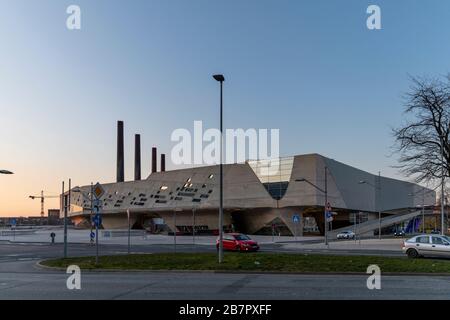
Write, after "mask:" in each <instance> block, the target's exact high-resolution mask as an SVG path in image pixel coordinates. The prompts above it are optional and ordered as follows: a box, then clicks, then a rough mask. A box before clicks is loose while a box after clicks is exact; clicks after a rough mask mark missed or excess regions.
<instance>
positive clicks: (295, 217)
mask: <svg viewBox="0 0 450 320" xmlns="http://www.w3.org/2000/svg"><path fill="white" fill-rule="evenodd" d="M292 222H294V223H299V222H300V216H299V215H298V214H294V215H293V216H292Z"/></svg>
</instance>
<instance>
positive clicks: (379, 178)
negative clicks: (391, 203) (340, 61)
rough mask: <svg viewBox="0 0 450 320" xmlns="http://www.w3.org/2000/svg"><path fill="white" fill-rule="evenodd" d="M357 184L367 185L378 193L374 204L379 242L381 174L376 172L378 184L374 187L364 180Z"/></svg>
mask: <svg viewBox="0 0 450 320" xmlns="http://www.w3.org/2000/svg"><path fill="white" fill-rule="evenodd" d="M359 184H367V185H369V186H371V187H372V188H374V189H375V190H376V191H378V199H377V201H376V202H377V203H376V207H377V209H378V240H381V205H380V200H381V199H380V197H381V173H380V172H378V182H377V184H376V185H373V184H371V183H370V182H368V181H366V180H361V181H359Z"/></svg>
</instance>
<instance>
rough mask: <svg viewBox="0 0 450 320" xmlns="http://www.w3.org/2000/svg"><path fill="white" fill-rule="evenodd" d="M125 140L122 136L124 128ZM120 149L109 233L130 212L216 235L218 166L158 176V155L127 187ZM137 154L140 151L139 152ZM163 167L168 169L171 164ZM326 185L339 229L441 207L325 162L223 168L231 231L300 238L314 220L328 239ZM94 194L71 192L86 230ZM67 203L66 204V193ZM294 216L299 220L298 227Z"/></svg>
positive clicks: (428, 194)
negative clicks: (357, 220) (358, 216)
mask: <svg viewBox="0 0 450 320" xmlns="http://www.w3.org/2000/svg"><path fill="white" fill-rule="evenodd" d="M119 132H120V134H123V124H120V123H119ZM121 141H122V142H121ZM136 141H137V142H136V143H138V141H140V139H136ZM118 142H119V143H118V151H119V152H118V158H117V159H118V161H117V163H118V166H117V179H118V182H116V183H105V184H102V185H103V187H104V189H105V194H104V196H103V197H102V200H103V227H104V228H106V229H114V228H117V229H122V228H123V229H125V228H127V226H128V222H127V210H129V212H130V216H131V223H132V226H133V228H144V227H145V228H149V229H151V230H169V229H170V230H171V231H174V230H177V232H186V233H188V232H189V233H191V232H192V228H193V226H194V225H195V228H196V231H197V232H198V233H201V232H205V233H210V232H213V233H216V232H217V231H218V205H219V166H204V167H195V168H190V169H180V170H172V171H157V166H156V159H157V154H156V152H157V151H156V149H155V148H154V149H153V152H152V159H153V165H152V173H151V174H150V175H149V176H148V178H147V179H145V180H139V179H137V180H135V181H122V180H123V177H124V173H123V154H122V152H123V137H120V136H119V139H118ZM136 148H138V149H139V150H140V145H136ZM136 154H137V155H138V156H139V159H138V158H136V161H135V165H136V167H137V169H139V170H138V171H136V170H137V169H136V170H135V177H136V178H140V172H139V171H140V152H136ZM161 158H162V161H165V157H161ZM163 159H164V160H163ZM161 167H162V168H164V169H165V164H161ZM325 175H326V179H325ZM325 180H326V181H327V191H328V202H329V203H330V206H331V208H332V211H333V212H334V213H335V215H334V221H333V228H339V227H344V226H346V225H349V224H350V223H351V221H352V217H353V216H354V214H355V213H360V212H364V213H365V219H376V218H378V211H381V212H382V215H383V216H386V215H390V214H398V213H403V212H405V211H406V210H408V209H412V208H415V207H417V206H421V205H422V202H423V199H422V196H423V194H425V204H434V203H435V197H436V195H435V192H434V191H432V190H429V189H425V192H422V191H423V189H422V187H421V186H419V185H417V184H413V183H409V182H405V181H400V180H395V179H391V178H386V177H380V178H379V177H378V175H373V174H370V173H368V172H365V171H362V170H360V169H356V168H354V167H351V166H348V165H345V164H343V163H340V162H338V161H335V160H333V159H329V158H326V157H324V156H322V155H319V154H306V155H297V156H293V157H286V158H281V159H272V160H259V161H247V162H246V163H238V164H227V165H225V166H224V210H225V211H224V226H225V229H226V230H235V231H241V232H245V233H249V234H255V233H266V234H267V233H269V234H270V233H271V232H272V231H273V228H276V233H277V234H278V233H281V234H294V233H297V234H298V235H301V234H302V232H303V223H304V221H305V219H307V221H309V222H310V221H311V220H313V221H314V220H315V222H316V225H317V227H318V230H319V231H320V232H321V233H323V232H324V206H325V195H324V193H323V192H322V191H320V190H318V189H317V188H315V187H314V186H312V185H311V183H312V184H314V185H316V186H317V187H319V188H321V189H323V190H324V189H325ZM363 181H364V183H361V182H363ZM378 186H380V187H379V188H378ZM90 188H91V187H90V186H83V187H80V188H79V190H80V191H81V192H71V199H70V204H71V206H70V209H69V212H68V216H69V217H70V218H71V219H72V221H73V222H74V223H75V224H77V225H80V226H82V225H85V226H88V225H89V221H90V218H91V211H90V195H89V193H90ZM65 197H66V200H68V199H67V197H68V193H66V194H65ZM61 215H63V210H61ZM294 215H299V216H300V218H301V219H300V223H299V224H297V225H296V224H294V222H293V216H294ZM309 228H310V227H309ZM316 229H317V228H316Z"/></svg>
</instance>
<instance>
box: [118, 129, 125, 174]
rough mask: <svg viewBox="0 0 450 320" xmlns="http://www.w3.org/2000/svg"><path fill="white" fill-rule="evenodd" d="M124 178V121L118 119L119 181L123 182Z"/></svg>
mask: <svg viewBox="0 0 450 320" xmlns="http://www.w3.org/2000/svg"><path fill="white" fill-rule="evenodd" d="M124 179H125V169H124V156H123V121H117V182H123V181H124Z"/></svg>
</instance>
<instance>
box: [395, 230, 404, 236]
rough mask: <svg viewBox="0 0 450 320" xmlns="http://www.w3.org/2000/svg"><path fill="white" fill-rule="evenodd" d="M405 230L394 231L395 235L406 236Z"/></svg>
mask: <svg viewBox="0 0 450 320" xmlns="http://www.w3.org/2000/svg"><path fill="white" fill-rule="evenodd" d="M404 236H405V231H404V230H397V231H395V232H394V237H404Z"/></svg>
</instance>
